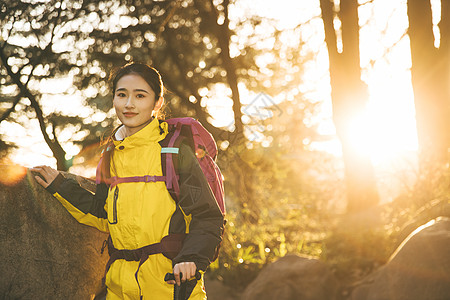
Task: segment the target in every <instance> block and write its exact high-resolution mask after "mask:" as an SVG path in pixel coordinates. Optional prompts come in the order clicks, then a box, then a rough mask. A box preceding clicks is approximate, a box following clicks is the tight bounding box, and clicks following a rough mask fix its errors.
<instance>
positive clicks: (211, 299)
mask: <svg viewBox="0 0 450 300" xmlns="http://www.w3.org/2000/svg"><path fill="white" fill-rule="evenodd" d="M205 289H206V294H207V295H208V300H235V299H236V298H238V297H237V296H236V291H233V290H232V289H231V288H229V287H227V286H226V285H224V284H223V283H222V282H221V281H219V280H217V279H212V278H209V277H206V278H205Z"/></svg>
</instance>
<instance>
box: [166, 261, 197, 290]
mask: <svg viewBox="0 0 450 300" xmlns="http://www.w3.org/2000/svg"><path fill="white" fill-rule="evenodd" d="M195 271H197V266H196V265H195V263H193V262H181V263H178V264H176V265H175V266H174V267H173V274H174V276H175V280H170V281H167V283H170V284H175V283H176V284H177V285H178V286H179V285H181V282H185V281H186V280H189V279H191V278H192V277H194V276H195ZM180 273H182V276H180ZM180 277H181V278H180Z"/></svg>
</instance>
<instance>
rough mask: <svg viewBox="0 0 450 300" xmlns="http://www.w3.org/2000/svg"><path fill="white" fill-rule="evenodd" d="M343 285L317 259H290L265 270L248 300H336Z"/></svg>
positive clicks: (245, 296) (251, 286) (251, 287)
mask: <svg viewBox="0 0 450 300" xmlns="http://www.w3.org/2000/svg"><path fill="white" fill-rule="evenodd" d="M338 289H339V285H338V282H337V280H336V279H335V278H334V275H333V274H332V272H331V271H330V269H329V268H328V267H327V266H326V265H325V264H324V263H322V262H321V261H319V260H317V259H310V258H305V257H300V256H297V255H288V256H285V257H283V258H281V259H279V260H278V261H276V262H274V263H272V264H270V265H268V266H267V267H265V268H264V269H263V270H262V271H261V272H260V273H259V275H258V276H257V277H256V279H255V280H254V281H253V282H252V283H250V284H249V286H248V287H247V288H246V289H245V291H244V294H243V297H242V299H243V300H244V299H245V300H273V299H276V300H287V299H289V300H291V299H302V300H333V299H336V298H337V294H338Z"/></svg>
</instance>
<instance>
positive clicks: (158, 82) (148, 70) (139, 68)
mask: <svg viewBox="0 0 450 300" xmlns="http://www.w3.org/2000/svg"><path fill="white" fill-rule="evenodd" d="M130 74H135V75H139V76H141V77H142V78H143V79H144V80H145V81H146V82H147V83H148V85H149V86H150V87H151V88H152V90H153V91H154V92H155V98H156V99H155V100H158V98H159V97H163V96H164V84H163V81H162V78H161V75H160V74H159V72H158V71H157V70H156V69H155V68H153V67H150V66H149V65H147V64H144V63H139V62H130V63H128V64H126V65H124V66H122V67H120V68H118V69H116V70H113V71H112V72H111V74H110V76H109V81H110V82H111V84H112V91H113V93H114V92H115V91H116V86H117V82H118V81H119V80H120V78H122V77H123V76H125V75H130Z"/></svg>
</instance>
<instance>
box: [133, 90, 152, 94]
mask: <svg viewBox="0 0 450 300" xmlns="http://www.w3.org/2000/svg"><path fill="white" fill-rule="evenodd" d="M134 91H135V92H144V93H147V94H150V93H149V92H147V91H146V90H143V89H135V90H134Z"/></svg>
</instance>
